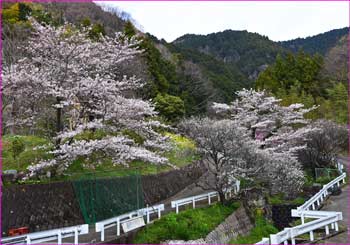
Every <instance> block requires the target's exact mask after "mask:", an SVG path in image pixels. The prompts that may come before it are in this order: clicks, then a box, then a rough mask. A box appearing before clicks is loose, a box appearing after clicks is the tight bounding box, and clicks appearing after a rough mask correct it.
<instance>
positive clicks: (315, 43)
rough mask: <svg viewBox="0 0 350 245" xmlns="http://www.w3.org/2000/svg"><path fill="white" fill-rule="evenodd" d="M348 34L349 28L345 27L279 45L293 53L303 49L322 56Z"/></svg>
mask: <svg viewBox="0 0 350 245" xmlns="http://www.w3.org/2000/svg"><path fill="white" fill-rule="evenodd" d="M348 33H349V28H347V27H344V28H341V29H335V30H331V31H328V32H325V33H321V34H318V35H315V36H311V37H306V38H297V39H293V40H289V41H284V42H279V44H280V45H281V46H282V47H284V48H287V49H289V50H291V51H293V52H298V51H299V50H300V49H302V50H304V51H305V52H306V53H309V54H316V53H319V54H321V55H325V54H326V53H327V52H328V51H329V50H330V49H331V48H332V47H334V46H335V45H336V44H337V42H338V41H339V40H340V39H341V38H342V37H343V36H344V35H346V34H348Z"/></svg>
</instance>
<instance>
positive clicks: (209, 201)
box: [208, 193, 211, 205]
mask: <svg viewBox="0 0 350 245" xmlns="http://www.w3.org/2000/svg"><path fill="white" fill-rule="evenodd" d="M208 204H209V205H210V204H211V200H210V193H208Z"/></svg>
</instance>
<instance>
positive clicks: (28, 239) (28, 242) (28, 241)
mask: <svg viewBox="0 0 350 245" xmlns="http://www.w3.org/2000/svg"><path fill="white" fill-rule="evenodd" d="M26 240H27V244H32V242H31V240H30V237H29V236H27V238H26Z"/></svg>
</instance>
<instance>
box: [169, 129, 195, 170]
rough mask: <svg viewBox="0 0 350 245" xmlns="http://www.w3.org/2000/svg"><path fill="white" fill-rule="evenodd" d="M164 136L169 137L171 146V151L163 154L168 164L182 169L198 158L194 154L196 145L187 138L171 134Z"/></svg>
mask: <svg viewBox="0 0 350 245" xmlns="http://www.w3.org/2000/svg"><path fill="white" fill-rule="evenodd" d="M165 135H166V136H169V137H170V141H171V142H172V145H173V149H172V150H171V151H169V152H166V153H165V157H166V158H168V159H169V162H170V163H172V164H174V165H176V166H178V167H182V166H185V165H187V164H189V163H191V162H193V161H195V160H198V159H199V158H200V157H199V155H198V154H197V152H196V145H195V144H194V142H193V141H192V140H190V139H189V138H186V137H184V136H181V135H177V134H172V133H165Z"/></svg>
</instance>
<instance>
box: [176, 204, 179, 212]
mask: <svg viewBox="0 0 350 245" xmlns="http://www.w3.org/2000/svg"><path fill="white" fill-rule="evenodd" d="M176 213H177V214H178V213H179V204H177V203H176Z"/></svg>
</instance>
